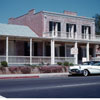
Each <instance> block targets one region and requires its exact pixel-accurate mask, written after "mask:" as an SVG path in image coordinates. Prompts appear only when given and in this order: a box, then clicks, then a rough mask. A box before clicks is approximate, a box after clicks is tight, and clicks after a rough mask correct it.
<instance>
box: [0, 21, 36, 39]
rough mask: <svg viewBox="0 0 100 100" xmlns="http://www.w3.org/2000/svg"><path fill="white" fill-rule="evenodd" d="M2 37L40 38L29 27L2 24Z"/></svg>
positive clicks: (0, 27)
mask: <svg viewBox="0 0 100 100" xmlns="http://www.w3.org/2000/svg"><path fill="white" fill-rule="evenodd" d="M0 35H2V36H18V37H32V38H33V37H38V35H37V34H36V33H35V32H33V31H32V30H31V29H30V28H29V27H28V26H23V25H14V24H2V23H0Z"/></svg>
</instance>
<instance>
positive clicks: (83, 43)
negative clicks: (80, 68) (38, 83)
mask: <svg viewBox="0 0 100 100" xmlns="http://www.w3.org/2000/svg"><path fill="white" fill-rule="evenodd" d="M10 24H12V25H10ZM13 24H14V25H13ZM1 26H2V27H4V26H6V28H4V30H6V31H5V35H3V33H2V34H1V35H2V37H1V38H0V41H1V42H0V59H1V61H2V60H6V61H7V62H8V63H9V64H34V63H41V62H44V63H51V64H55V63H57V62H64V61H69V62H72V63H74V64H77V63H81V62H82V60H86V61H89V60H98V59H99V57H97V53H98V52H96V47H97V45H99V44H100V37H99V36H97V35H96V34H95V19H93V18H87V17H83V16H77V13H76V12H70V11H64V13H54V12H47V11H40V12H38V13H35V10H34V9H32V10H30V11H29V12H28V13H27V14H24V15H22V16H19V17H17V18H9V20H8V25H1ZM9 26H11V27H9ZM13 27H14V28H13ZM29 28H30V29H29ZM9 30H10V31H11V33H12V34H10V32H9ZM0 32H1V31H0ZM32 32H33V33H32ZM7 33H9V34H10V35H7ZM1 44H2V45H1ZM1 46H2V47H1ZM98 54H99V53H98Z"/></svg>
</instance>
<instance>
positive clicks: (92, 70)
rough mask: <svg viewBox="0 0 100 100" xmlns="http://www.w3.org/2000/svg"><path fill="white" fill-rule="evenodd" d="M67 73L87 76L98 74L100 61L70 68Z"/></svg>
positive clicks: (99, 72)
mask: <svg viewBox="0 0 100 100" xmlns="http://www.w3.org/2000/svg"><path fill="white" fill-rule="evenodd" d="M69 73H71V74H72V75H73V74H82V75H84V76H88V75H90V74H100V61H91V62H85V63H84V64H83V65H76V66H71V67H70V68H69Z"/></svg>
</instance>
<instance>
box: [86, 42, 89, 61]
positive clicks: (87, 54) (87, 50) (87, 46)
mask: <svg viewBox="0 0 100 100" xmlns="http://www.w3.org/2000/svg"><path fill="white" fill-rule="evenodd" d="M89 55H90V54H89V42H88V43H87V45H86V56H87V61H89V60H90V59H89Z"/></svg>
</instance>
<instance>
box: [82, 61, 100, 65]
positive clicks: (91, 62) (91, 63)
mask: <svg viewBox="0 0 100 100" xmlns="http://www.w3.org/2000/svg"><path fill="white" fill-rule="evenodd" d="M95 64H97V65H98V64H100V62H98V61H89V62H83V65H95Z"/></svg>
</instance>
